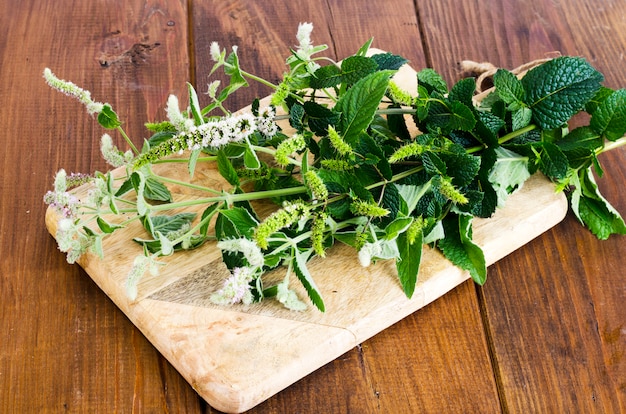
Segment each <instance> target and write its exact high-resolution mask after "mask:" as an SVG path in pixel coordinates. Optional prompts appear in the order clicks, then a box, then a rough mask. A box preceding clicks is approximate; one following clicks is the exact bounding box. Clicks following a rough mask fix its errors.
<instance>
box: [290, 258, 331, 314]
mask: <svg viewBox="0 0 626 414" xmlns="http://www.w3.org/2000/svg"><path fill="white" fill-rule="evenodd" d="M294 256H295V259H296V260H294V261H293V270H294V271H295V274H296V276H297V277H298V279H299V280H300V283H302V286H304V288H305V289H306V292H307V294H308V295H309V299H311V302H313V304H314V305H315V307H317V309H319V310H320V311H321V312H324V311H325V307H324V300H323V299H322V294H321V293H320V291H319V289H318V288H317V285H316V284H315V281H314V280H313V277H312V276H311V273H310V272H309V269H308V268H307V265H306V262H307V258H308V257H307V256H308V255H305V254H303V253H300V251H298V249H297V248H296V249H294Z"/></svg>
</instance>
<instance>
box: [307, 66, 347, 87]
mask: <svg viewBox="0 0 626 414" xmlns="http://www.w3.org/2000/svg"><path fill="white" fill-rule="evenodd" d="M341 81H342V74H341V68H339V67H337V66H335V65H327V66H322V67H321V68H319V69H317V70H316V71H315V73H314V74H313V76H312V77H311V79H310V86H311V88H313V89H324V88H332V87H333V86H337V85H339V84H340V83H341Z"/></svg>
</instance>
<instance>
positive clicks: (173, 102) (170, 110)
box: [166, 95, 194, 132]
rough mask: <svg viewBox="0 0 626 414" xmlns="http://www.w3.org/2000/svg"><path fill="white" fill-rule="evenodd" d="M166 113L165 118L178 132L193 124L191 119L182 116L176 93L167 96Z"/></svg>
mask: <svg viewBox="0 0 626 414" xmlns="http://www.w3.org/2000/svg"><path fill="white" fill-rule="evenodd" d="M166 114H167V119H168V120H169V121H170V123H171V124H172V125H173V126H174V128H175V129H176V131H178V132H187V131H189V130H190V129H191V128H192V127H193V126H194V121H193V119H191V118H188V117H186V116H184V115H183V114H182V112H180V107H179V105H178V98H177V97H176V95H170V96H169V97H168V98H167V107H166Z"/></svg>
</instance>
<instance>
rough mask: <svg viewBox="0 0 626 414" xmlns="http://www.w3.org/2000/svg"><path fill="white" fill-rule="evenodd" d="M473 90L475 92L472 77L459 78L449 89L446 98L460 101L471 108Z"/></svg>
mask: <svg viewBox="0 0 626 414" xmlns="http://www.w3.org/2000/svg"><path fill="white" fill-rule="evenodd" d="M474 92H476V80H475V79H474V78H465V79H461V80H460V81H458V82H457V83H455V84H454V85H453V86H452V89H450V94H449V95H448V99H449V100H450V101H458V102H461V103H462V104H463V105H465V106H467V107H468V108H473V107H474V104H473V98H474Z"/></svg>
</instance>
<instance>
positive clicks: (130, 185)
mask: <svg viewBox="0 0 626 414" xmlns="http://www.w3.org/2000/svg"><path fill="white" fill-rule="evenodd" d="M311 28H312V26H311V25H310V24H303V25H301V26H300V28H299V32H298V36H297V38H298V41H299V46H298V47H297V48H296V49H295V50H292V51H291V54H290V55H289V56H288V57H287V59H286V65H287V68H288V71H287V72H286V73H285V75H284V78H283V79H282V80H281V82H280V83H279V84H272V83H271V82H268V81H266V80H264V79H262V78H260V77H258V76H256V75H253V74H250V73H248V72H246V71H244V70H243V69H242V68H241V67H240V63H239V57H238V51H237V50H236V49H235V48H233V51H232V52H231V53H229V54H227V53H226V51H224V50H221V49H220V48H219V46H218V45H217V44H213V45H212V46H211V56H212V57H213V59H214V60H215V66H214V68H213V71H212V73H213V72H214V71H216V70H218V69H220V68H221V69H223V70H224V73H225V74H226V75H227V77H228V78H229V80H230V81H229V83H228V84H227V85H225V86H224V87H223V88H222V89H221V90H220V86H219V85H218V84H217V83H211V84H210V86H209V93H208V95H209V97H210V99H211V103H209V104H208V105H207V106H205V107H201V106H200V103H199V99H198V96H197V94H196V92H195V90H194V88H193V87H192V86H191V85H188V92H189V103H188V108H189V109H188V110H187V111H181V110H180V109H179V107H178V99H177V98H176V97H170V100H168V105H167V113H168V119H167V120H165V121H162V122H151V123H149V124H147V126H148V128H149V130H151V131H153V133H154V135H153V137H152V138H150V139H149V140H147V141H146V142H145V145H144V147H143V148H142V150H141V151H138V150H137V149H136V148H134V147H133V146H132V142H130V140H129V138H128V137H127V136H126V135H125V133H124V131H123V129H122V123H121V122H120V121H119V120H118V119H117V115H115V112H113V110H112V109H111V107H110V106H109V105H108V104H99V103H94V102H93V101H92V100H91V98H90V95H89V93H88V92H85V91H82V90H81V89H80V88H78V87H76V85H74V84H71V83H67V84H66V83H64V81H61V80H59V79H58V78H56V77H54V75H52V74H51V72H49V71H47V72H46V79H47V80H48V82H49V83H50V84H51V85H52V86H53V87H55V88H57V89H59V90H61V91H62V92H64V93H68V94H70V95H71V96H75V97H77V98H78V99H79V100H80V101H81V102H83V103H84V104H85V105H88V110H89V111H90V113H92V112H96V113H98V120H99V121H100V123H101V124H102V125H103V126H104V127H105V128H109V129H115V130H117V131H119V133H120V134H121V135H122V137H123V138H124V139H125V140H126V141H127V142H129V146H131V149H132V150H133V152H134V154H135V155H134V158H132V159H130V157H133V156H132V155H129V160H128V161H127V164H126V165H124V166H123V167H121V168H120V171H121V175H122V176H123V177H122V178H120V179H115V178H113V174H111V173H108V174H100V173H99V174H96V175H95V178H93V179H92V183H91V185H92V187H93V188H94V190H93V191H92V196H90V198H89V200H87V201H78V200H77V199H76V198H75V197H74V198H73V197H72V195H71V194H70V193H69V192H68V188H69V186H68V183H67V176H66V175H65V173H64V172H62V173H61V172H60V173H59V174H58V175H57V179H56V181H55V190H54V191H51V192H49V193H48V194H47V195H46V202H48V203H49V204H51V205H52V206H53V207H55V208H57V209H58V212H59V216H60V220H61V222H60V223H59V229H60V230H59V232H58V233H57V240H58V241H59V246H60V247H61V249H62V250H63V251H66V252H67V253H68V260H69V261H73V260H75V259H76V258H77V257H78V256H80V254H82V253H84V252H85V251H87V250H89V249H91V250H94V251H96V252H97V253H99V254H103V253H104V252H103V249H102V239H103V238H104V237H105V236H108V235H109V234H111V233H114V232H117V231H119V230H120V229H122V228H124V227H125V226H126V225H127V224H128V223H130V222H132V221H134V220H139V221H140V222H141V223H142V224H143V227H144V228H145V230H146V233H147V236H146V237H145V238H135V239H134V241H135V242H137V243H140V244H141V245H142V246H143V250H144V256H142V257H141V258H140V259H137V260H135V265H134V266H133V268H132V269H131V271H130V273H129V278H128V282H127V288H128V291H129V293H130V294H131V295H132V296H134V295H136V294H137V281H138V280H139V276H140V275H141V273H143V272H144V271H146V270H147V269H152V270H153V271H154V270H155V269H156V267H157V266H156V265H157V264H158V261H157V259H158V258H159V257H160V256H165V255H170V254H175V253H176V252H177V251H179V250H189V249H193V248H196V247H198V246H200V245H202V244H203V243H205V242H207V241H217V242H218V244H217V246H218V247H219V248H221V249H222V258H223V261H224V263H225V264H226V266H227V267H228V268H229V269H231V271H232V276H231V277H230V278H229V279H228V280H226V281H225V282H224V287H223V288H222V289H220V290H219V291H218V292H216V294H215V295H214V296H212V299H214V300H215V302H216V303H219V304H224V303H238V302H242V303H244V304H249V303H250V302H251V301H260V300H262V299H264V298H269V297H276V298H277V299H278V301H279V302H280V303H282V304H283V305H285V306H287V307H290V308H293V309H298V310H300V309H302V303H301V302H300V301H299V300H298V299H297V297H296V296H295V293H294V292H293V291H292V290H290V289H289V287H288V286H289V283H290V280H292V279H293V281H297V282H298V283H300V285H301V286H302V287H303V289H304V290H305V291H306V292H307V296H308V297H309V299H310V301H311V303H312V304H313V305H314V306H315V307H317V308H318V309H319V310H321V311H324V310H325V304H324V301H323V294H322V292H323V290H324V287H323V286H319V287H318V286H317V285H316V283H315V280H314V279H315V275H314V274H312V273H311V272H310V271H309V269H308V266H307V263H308V262H309V260H311V259H313V258H314V257H319V258H320V260H321V258H323V257H324V256H326V253H327V251H328V249H330V248H331V247H332V246H333V245H334V244H335V243H336V242H340V243H345V244H348V245H350V246H352V247H354V248H355V250H356V251H357V252H358V253H357V254H358V257H359V260H360V262H361V264H362V265H363V266H369V265H371V264H372V263H375V262H376V261H378V260H395V263H396V269H397V272H398V280H399V284H400V286H401V288H402V290H403V291H404V293H405V294H406V295H407V297H409V298H410V297H411V296H412V294H413V293H414V291H415V287H416V284H417V282H418V280H419V268H420V260H421V252H422V248H423V245H424V244H428V245H430V246H433V247H435V248H438V249H439V250H441V252H442V253H443V254H444V256H446V257H447V258H448V259H449V260H450V261H451V262H452V263H454V264H455V265H456V266H458V267H460V268H462V269H464V270H467V271H468V272H469V274H470V275H471V277H472V278H473V280H474V281H475V282H476V283H478V284H483V283H485V280H486V275H487V272H486V265H485V258H484V254H483V252H482V250H481V249H480V247H479V246H478V245H476V244H475V243H474V242H473V240H472V219H473V217H489V216H491V215H492V214H493V213H494V212H495V210H496V208H497V207H501V206H503V205H504V204H505V203H506V202H507V196H508V195H509V194H510V193H511V192H513V191H515V189H517V188H519V187H520V186H521V185H523V183H524V181H525V180H526V179H528V177H530V175H531V174H533V173H535V172H536V171H541V172H542V173H543V174H545V175H546V176H548V177H549V178H551V179H552V180H553V181H554V182H555V186H556V188H557V189H560V190H565V191H567V192H568V195H569V198H570V200H571V206H572V209H573V211H574V213H575V214H576V216H577V217H578V218H579V220H580V221H581V222H582V223H583V224H585V225H586V226H587V227H589V229H590V230H591V231H592V232H593V233H594V234H595V235H596V236H597V237H598V238H600V239H605V238H608V237H609V236H610V235H612V234H626V225H624V220H623V219H622V217H621V216H620V214H619V213H618V212H617V211H616V210H615V209H614V208H613V207H612V206H611V205H610V204H609V203H608V201H607V200H606V199H605V198H604V197H603V196H602V195H601V194H600V192H599V190H598V186H597V185H596V182H595V178H594V173H595V174H596V175H599V176H601V175H602V174H603V173H604V171H603V170H602V167H601V165H600V162H599V158H598V156H599V155H600V154H601V153H602V152H605V151H608V150H610V149H613V148H617V147H619V146H622V145H624V144H626V138H624V137H623V136H624V134H625V133H626V91H625V90H617V91H614V90H612V89H609V88H607V87H604V86H602V83H601V82H602V81H603V76H602V74H600V73H599V72H598V71H596V70H595V69H594V68H593V67H592V66H591V65H590V64H589V63H588V62H587V61H585V60H584V59H582V58H578V57H560V58H557V59H554V60H551V61H548V62H546V63H543V64H541V65H539V66H537V67H535V68H533V69H531V70H530V71H528V73H526V75H525V76H523V77H522V78H521V79H520V78H518V77H517V76H516V75H514V74H513V73H512V72H510V71H508V70H505V69H500V70H498V71H497V72H496V73H495V75H494V79H493V80H494V85H495V87H494V89H493V90H492V91H491V93H490V94H489V95H488V96H486V97H485V98H484V99H483V100H482V101H481V102H479V103H476V102H475V89H476V84H475V81H474V79H472V78H466V79H461V80H460V81H458V82H457V83H455V84H454V85H452V86H451V87H450V88H449V87H448V85H447V83H446V82H445V81H444V79H443V77H442V76H441V75H440V74H438V73H437V72H436V71H435V70H433V69H430V68H427V69H423V70H421V71H419V72H418V73H417V74H416V77H417V79H418V87H417V89H416V90H403V89H402V88H401V87H400V86H398V85H397V84H396V83H395V82H394V80H393V79H394V74H395V72H396V71H397V70H398V69H399V68H400V67H401V66H402V65H403V64H405V63H406V60H405V59H404V58H402V57H400V56H397V55H393V54H390V53H374V54H371V56H368V55H370V53H368V50H369V47H370V44H371V40H370V41H368V42H366V43H365V44H364V45H363V47H361V48H360V49H359V50H358V51H357V52H356V53H355V54H354V55H353V56H350V57H347V58H346V59H344V60H343V61H342V62H334V61H332V60H331V59H329V58H320V57H317V55H318V54H319V53H321V52H322V51H324V50H326V47H325V46H323V45H322V46H314V45H312V44H311V41H310V37H309V36H310V30H311ZM250 82H261V83H263V84H264V85H266V86H269V87H271V88H273V89H274V93H273V95H272V97H271V105H270V106H268V107H265V108H262V107H261V105H260V101H259V100H255V101H254V102H253V105H252V113H248V114H231V113H229V112H228V111H227V110H226V109H225V107H224V105H223V104H224V102H225V101H226V100H227V98H228V97H229V96H230V95H231V94H232V93H233V92H235V91H236V90H237V89H239V88H241V87H245V86H247V85H248V84H249V83H250ZM68 91H69V92H68ZM582 111H585V112H587V113H588V114H589V115H590V116H589V119H590V122H589V124H588V125H584V126H579V127H577V128H575V129H572V130H570V129H569V128H568V125H567V123H568V122H569V120H570V119H571V118H572V117H573V116H575V115H576V114H577V113H579V112H582ZM410 118H412V121H413V122H414V123H415V124H416V125H417V127H418V129H419V131H420V132H419V133H417V134H415V133H411V132H410V131H411V130H412V129H411V128H410V127H409V125H408V123H407V121H408V119H410ZM287 123H288V124H289V128H288V126H287ZM279 125H280V126H279ZM107 139H108V141H107V145H106V148H107V150H108V151H113V152H114V153H115V154H116V155H118V156H117V157H109V159H113V158H115V159H117V160H119V159H120V157H119V154H124V153H122V152H120V151H119V150H117V148H111V147H112V145H111V143H110V139H111V138H110V137H108V138H107ZM104 147H105V146H103V148H104ZM115 154H114V155H115ZM174 154H178V156H176V157H172V155H174ZM185 154H186V156H185ZM105 158H106V154H105ZM124 159H126V158H124ZM122 162H124V161H122ZM174 162H186V163H187V166H188V172H189V174H190V176H191V177H192V178H193V176H194V175H195V173H196V171H197V170H198V167H199V166H200V165H202V164H204V163H212V164H214V165H215V170H216V171H217V173H219V174H220V175H221V177H222V178H223V180H224V183H225V185H224V186H220V188H222V187H223V188H226V189H225V190H222V189H215V188H209V187H205V186H203V185H201V184H200V183H197V182H196V180H194V179H192V180H190V181H182V180H179V179H177V178H175V177H167V176H159V175H157V174H155V173H154V171H153V168H152V167H153V166H154V165H156V164H161V163H174ZM171 185H176V186H187V187H189V188H191V189H193V190H194V191H195V192H200V193H204V194H205V196H204V197H198V198H194V199H189V198H186V199H180V200H179V199H177V198H176V197H175V196H174V195H173V193H172V192H171V191H170V190H169V187H170V186H171ZM228 186H230V189H229V187H228ZM256 200H268V201H273V202H275V203H276V204H277V206H276V211H275V212H274V213H272V214H270V215H269V216H267V217H261V216H260V215H259V214H258V212H257V211H256V207H255V205H256V204H254V203H253V201H256ZM191 206H201V210H200V211H203V213H202V214H193V213H187V212H181V210H180V209H184V208H187V207H191ZM94 223H95V225H94ZM328 253H329V254H331V252H330V251H328ZM276 271H281V272H283V275H284V276H283V277H281V278H280V279H281V282H280V283H279V284H274V285H270V286H266V284H267V283H268V282H267V280H269V279H268V278H266V277H265V275H266V274H267V273H268V272H276ZM339 277H340V276H339ZM273 279H275V278H273Z"/></svg>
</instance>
